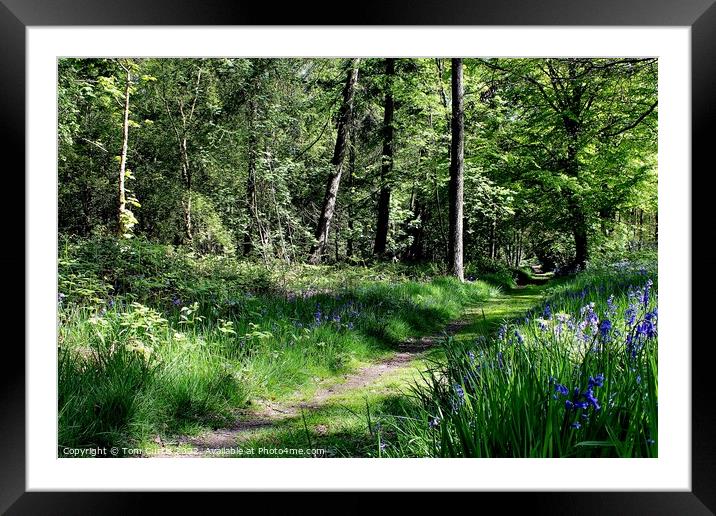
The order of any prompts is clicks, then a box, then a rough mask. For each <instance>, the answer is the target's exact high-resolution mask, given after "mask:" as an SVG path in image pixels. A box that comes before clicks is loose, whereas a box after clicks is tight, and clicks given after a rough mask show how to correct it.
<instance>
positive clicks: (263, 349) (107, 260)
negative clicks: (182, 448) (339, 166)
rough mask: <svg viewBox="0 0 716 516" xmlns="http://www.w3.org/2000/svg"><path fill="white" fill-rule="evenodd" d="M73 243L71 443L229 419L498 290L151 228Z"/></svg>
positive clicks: (68, 301)
mask: <svg viewBox="0 0 716 516" xmlns="http://www.w3.org/2000/svg"><path fill="white" fill-rule="evenodd" d="M61 253H62V255H63V258H62V259H61V260H60V271H59V273H60V285H61V288H65V287H68V286H72V285H75V284H77V283H78V280H77V278H78V277H81V278H83V282H84V283H82V285H84V287H83V288H82V289H80V288H79V287H77V288H75V287H72V288H73V289H68V290H67V293H64V292H62V294H64V295H62V296H60V300H59V301H58V310H59V316H60V321H61V325H60V335H59V352H60V362H59V365H58V367H59V374H60V399H59V409H60V414H61V416H60V426H61V430H60V445H61V446H84V445H93V444H101V443H109V442H114V443H115V444H113V445H116V443H128V442H134V443H135V444H136V443H139V442H143V440H146V439H149V438H150V437H151V436H152V435H156V434H160V435H172V434H174V433H180V432H192V431H194V430H197V429H198V428H200V427H202V426H207V425H208V426H211V425H220V424H225V423H226V422H227V421H228V420H227V418H228V417H230V416H231V415H232V414H233V413H234V411H235V410H236V409H238V408H241V407H242V406H243V405H244V403H245V402H246V401H247V399H249V397H251V396H262V397H275V396H281V395H285V394H288V393H291V392H293V391H294V390H295V389H296V388H298V387H300V386H305V385H307V384H310V383H312V382H313V381H314V379H315V378H323V377H330V376H332V375H335V374H338V373H341V372H345V371H349V370H350V369H352V368H354V367H355V366H356V365H358V364H359V363H361V362H363V361H366V360H369V359H371V358H376V357H380V356H384V355H385V354H387V353H390V352H391V351H392V350H394V349H395V346H396V345H397V344H399V343H402V342H404V341H405V340H406V339H408V338H410V337H415V336H418V335H422V334H425V333H431V332H435V331H437V330H438V329H440V328H441V327H442V326H443V325H445V324H446V323H447V322H449V321H450V320H453V319H455V318H456V317H458V316H459V315H460V313H461V312H462V310H463V308H464V307H465V306H466V305H468V304H471V303H475V302H477V301H480V300H484V299H485V298H486V297H487V296H488V295H489V293H490V289H489V287H488V285H486V284H485V283H482V282H474V283H460V282H459V281H457V280H456V279H454V278H440V277H436V278H431V276H430V268H428V267H425V268H423V269H422V270H420V269H419V270H412V269H410V268H408V267H406V266H404V265H398V264H396V265H385V266H375V267H371V268H368V267H366V268H363V269H361V268H351V267H330V266H318V267H309V266H305V267H303V268H301V267H297V268H295V270H293V274H289V275H287V274H286V273H285V270H284V269H283V268H280V267H277V268H276V269H265V268H262V267H259V266H257V265H254V264H251V263H250V262H244V261H238V260H236V259H235V258H232V257H227V256H209V257H197V256H194V255H192V254H187V253H186V252H184V251H182V250H177V249H174V248H172V247H168V246H160V245H157V244H151V243H149V242H147V241H145V240H144V239H142V238H141V237H140V238H137V239H133V240H122V239H117V238H96V239H90V240H79V241H78V240H72V241H70V240H66V241H64V242H63V243H62V245H61ZM259 271H263V272H262V274H263V276H261V275H259V274H257V273H258V272H259ZM410 275H412V276H413V277H416V276H419V277H420V278H421V281H417V280H415V279H411V277H410ZM73 281H74V282H75V283H72V282H73ZM110 287H113V288H110ZM95 413H100V414H101V418H100V419H99V420H98V421H96V422H95V421H94V419H93V418H94V415H95Z"/></svg>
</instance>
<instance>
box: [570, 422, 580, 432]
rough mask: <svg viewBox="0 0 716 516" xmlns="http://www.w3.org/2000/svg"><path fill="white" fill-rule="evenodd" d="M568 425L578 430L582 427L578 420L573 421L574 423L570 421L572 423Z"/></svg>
mask: <svg viewBox="0 0 716 516" xmlns="http://www.w3.org/2000/svg"><path fill="white" fill-rule="evenodd" d="M569 426H570V427H572V428H576V429H577V430H579V429H580V428H582V424H581V423H579V422H578V421H575V422H574V423H572V424H571V425H569Z"/></svg>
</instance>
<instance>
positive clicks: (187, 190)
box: [179, 136, 193, 244]
mask: <svg viewBox="0 0 716 516" xmlns="http://www.w3.org/2000/svg"><path fill="white" fill-rule="evenodd" d="M179 152H180V154H181V177H182V181H183V182H184V196H185V197H184V202H183V203H182V207H183V209H184V235H183V238H182V241H183V243H185V244H190V243H191V242H192V232H193V231H192V224H191V170H190V168H189V151H188V150H187V141H186V136H185V137H183V138H182V139H181V142H180V144H179Z"/></svg>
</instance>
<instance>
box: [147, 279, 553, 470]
mask: <svg viewBox="0 0 716 516" xmlns="http://www.w3.org/2000/svg"><path fill="white" fill-rule="evenodd" d="M542 290H543V288H542V286H535V285H531V286H526V287H519V288H517V289H512V290H510V291H509V292H507V293H504V294H501V295H499V296H497V297H494V298H491V299H489V300H488V301H486V302H484V303H480V304H477V305H475V306H472V307H469V308H467V309H466V311H465V313H464V316H463V318H462V319H460V320H458V321H455V322H452V323H450V324H448V325H447V326H446V327H445V328H444V329H443V331H442V332H440V333H439V334H435V335H430V336H423V337H418V338H415V339H412V340H409V341H407V342H405V343H403V344H401V345H400V346H399V347H398V350H397V352H396V353H394V354H392V355H391V356H390V357H388V358H387V359H385V360H381V361H377V362H373V363H371V364H368V365H365V366H363V367H360V368H359V369H357V370H356V371H354V372H353V373H350V374H346V375H344V376H343V377H342V378H340V379H338V380H337V379H335V378H333V379H327V380H324V381H322V382H321V383H320V384H319V387H318V388H317V389H316V390H315V391H314V392H313V394H312V395H311V396H310V398H308V399H299V398H295V399H289V400H283V401H272V400H253V402H252V407H251V409H247V410H242V411H241V412H239V413H237V417H236V420H235V422H234V424H233V425H231V426H230V427H226V428H220V429H216V430H209V431H206V432H204V433H202V434H200V435H197V436H180V437H178V438H175V439H173V440H172V441H171V442H163V441H161V440H159V439H158V438H157V439H156V440H155V442H156V443H157V444H158V445H159V447H158V451H157V453H153V454H151V456H154V457H214V456H216V450H224V449H230V448H233V447H237V446H241V444H242V443H243V442H246V441H247V440H249V439H250V438H251V437H252V436H254V435H255V434H256V432H258V431H262V430H267V429H268V430H270V429H272V428H275V427H278V426H279V425H281V424H282V423H284V422H287V421H289V420H294V419H300V418H302V417H303V415H304V413H306V412H308V413H311V412H313V413H315V412H317V411H320V410H321V409H322V408H323V407H326V406H327V405H329V404H330V403H332V402H333V401H334V400H335V399H337V398H340V397H341V396H343V395H346V394H349V393H352V392H354V391H356V392H358V391H360V390H361V389H365V388H368V387H370V386H372V385H374V384H376V383H378V382H380V381H381V379H384V378H386V377H390V376H391V375H400V374H401V373H409V372H414V373H415V374H416V375H417V374H418V372H419V368H418V364H420V363H421V361H420V359H421V358H424V357H425V355H426V354H427V352H428V351H429V350H431V349H432V348H435V347H437V346H438V345H439V343H440V342H441V341H442V340H443V339H445V337H446V336H455V337H456V338H471V337H472V335H473V334H479V333H483V332H485V331H487V330H488V329H489V327H490V326H494V325H497V324H499V321H501V320H503V319H509V318H512V317H516V316H518V315H520V314H521V313H524V311H526V310H528V309H529V308H530V307H531V306H534V305H535V304H537V303H538V302H539V300H540V299H541V297H542ZM408 376H410V375H408ZM405 382H407V380H405ZM325 426H326V425H318V426H317V427H315V428H314V430H315V431H316V432H317V433H318V434H319V435H320V434H321V432H324V431H325Z"/></svg>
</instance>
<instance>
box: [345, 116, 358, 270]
mask: <svg viewBox="0 0 716 516" xmlns="http://www.w3.org/2000/svg"><path fill="white" fill-rule="evenodd" d="M355 133H356V132H355V127H353V128H352V130H351V135H350V147H349V149H348V191H349V192H351V202H349V203H348V206H346V216H347V218H348V237H347V239H346V257H347V258H350V257H351V256H353V200H352V197H353V194H352V192H353V175H354V174H355V172H356V135H355Z"/></svg>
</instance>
